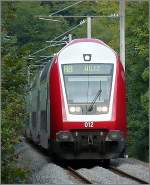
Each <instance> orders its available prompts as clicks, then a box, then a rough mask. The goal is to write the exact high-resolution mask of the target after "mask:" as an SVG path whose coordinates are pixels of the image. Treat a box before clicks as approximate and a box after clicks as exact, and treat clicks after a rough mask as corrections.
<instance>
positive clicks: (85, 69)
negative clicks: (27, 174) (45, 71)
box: [50, 39, 127, 159]
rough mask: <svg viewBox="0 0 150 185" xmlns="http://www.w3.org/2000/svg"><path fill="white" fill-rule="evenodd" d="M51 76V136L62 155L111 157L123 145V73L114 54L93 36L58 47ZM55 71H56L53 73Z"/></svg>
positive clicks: (123, 147)
mask: <svg viewBox="0 0 150 185" xmlns="http://www.w3.org/2000/svg"><path fill="white" fill-rule="evenodd" d="M51 71H52V74H51V76H52V75H53V76H54V75H55V77H51V78H52V79H53V81H51V90H50V94H51V97H50V99H51V107H52V108H51V125H52V127H51V139H52V145H53V150H54V152H55V153H56V154H57V155H59V156H60V157H62V158H64V159H112V158H116V157H120V156H121V155H122V154H123V152H124V150H125V138H126V135H127V129H126V103H125V101H126V98H125V77H124V70H123V67H122V64H121V63H120V60H119V57H118V56H117V54H116V53H115V52H114V51H113V50H112V49H111V48H110V47H109V46H107V45H106V44H105V43H103V42H102V41H99V40H96V39H77V40H74V41H72V42H71V43H70V44H69V45H67V46H66V47H65V48H63V49H62V50H61V51H60V53H59V55H58V58H57V59H56V61H55V64H54V65H53V66H52V69H51ZM56 74H57V75H56Z"/></svg>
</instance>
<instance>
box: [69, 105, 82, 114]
mask: <svg viewBox="0 0 150 185" xmlns="http://www.w3.org/2000/svg"><path fill="white" fill-rule="evenodd" d="M69 111H70V112H72V113H74V112H81V107H73V106H71V107H69Z"/></svg>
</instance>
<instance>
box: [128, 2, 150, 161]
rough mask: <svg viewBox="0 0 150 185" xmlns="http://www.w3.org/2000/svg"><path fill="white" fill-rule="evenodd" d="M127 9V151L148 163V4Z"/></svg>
mask: <svg viewBox="0 0 150 185" xmlns="http://www.w3.org/2000/svg"><path fill="white" fill-rule="evenodd" d="M126 10H127V11H126V14H127V18H126V21H127V22H126V80H127V95H128V126H129V137H128V141H129V142H128V150H129V154H130V156H132V157H137V158H139V159H141V160H144V161H148V150H149V146H148V136H149V132H148V131H149V127H148V91H149V90H148V81H149V75H148V2H139V3H137V2H128V3H127V7H126ZM141 151H142V152H141Z"/></svg>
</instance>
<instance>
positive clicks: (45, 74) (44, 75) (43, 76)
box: [40, 62, 50, 82]
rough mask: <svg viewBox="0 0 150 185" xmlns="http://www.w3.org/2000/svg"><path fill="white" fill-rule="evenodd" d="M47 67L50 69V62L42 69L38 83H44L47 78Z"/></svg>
mask: <svg viewBox="0 0 150 185" xmlns="http://www.w3.org/2000/svg"><path fill="white" fill-rule="evenodd" d="M49 67H50V62H48V63H47V64H46V66H45V68H44V69H43V72H42V75H41V79H40V82H42V81H45V80H46V77H47V73H48V71H49Z"/></svg>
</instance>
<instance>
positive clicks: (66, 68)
mask: <svg viewBox="0 0 150 185" xmlns="http://www.w3.org/2000/svg"><path fill="white" fill-rule="evenodd" d="M62 70H63V74H64V75H76V74H83V75H84V74H85V75H86V74H93V75H96V74H97V75H98V74H100V75H102V74H103V75H111V74H112V73H113V64H64V65H62Z"/></svg>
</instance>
